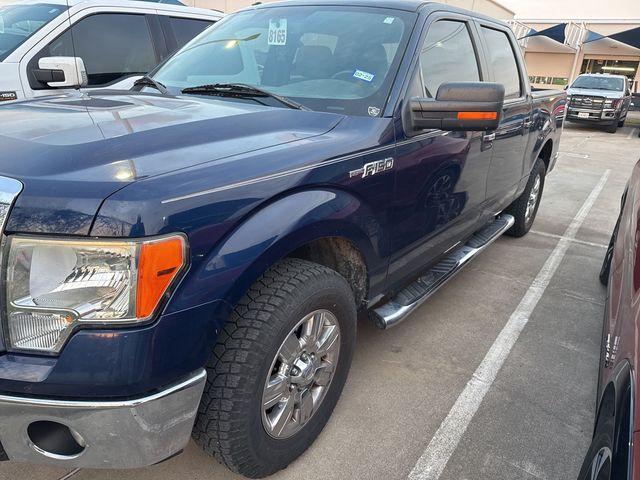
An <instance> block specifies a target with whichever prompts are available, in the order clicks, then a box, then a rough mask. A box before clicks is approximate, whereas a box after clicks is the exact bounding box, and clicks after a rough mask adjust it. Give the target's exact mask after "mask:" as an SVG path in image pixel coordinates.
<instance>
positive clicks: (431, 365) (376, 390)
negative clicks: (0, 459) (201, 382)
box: [0, 119, 640, 480]
mask: <svg viewBox="0 0 640 480" xmlns="http://www.w3.org/2000/svg"><path fill="white" fill-rule="evenodd" d="M632 120H633V119H632ZM638 127H640V122H638V123H637V124H636V126H634V125H631V126H627V127H625V128H622V129H620V130H619V131H618V133H617V134H615V135H611V134H608V133H604V132H602V131H599V130H594V129H591V128H588V127H582V126H574V125H571V124H569V125H568V126H567V127H566V128H565V131H564V134H563V137H562V144H561V147H560V151H561V152H562V153H561V156H560V158H559V160H558V164H557V167H556V169H555V170H554V171H553V172H552V174H551V175H550V176H549V177H548V178H547V183H546V186H545V194H544V196H543V200H542V204H541V207H540V211H539V213H538V218H537V220H536V223H535V224H534V227H533V230H532V232H531V233H530V234H529V235H527V236H526V237H524V238H522V239H512V238H507V237H505V238H501V239H499V240H498V241H497V242H496V243H495V244H494V245H493V246H491V247H489V248H488V249H487V250H486V251H485V252H484V253H483V254H482V255H480V257H479V258H478V259H477V260H474V261H473V262H472V263H471V264H470V265H469V266H468V267H467V268H466V269H465V270H464V271H463V272H462V273H460V274H459V275H458V276H457V277H456V278H455V279H453V280H452V281H451V282H449V283H448V284H447V285H445V286H444V287H443V288H442V289H441V290H440V291H439V292H438V293H436V294H435V295H434V297H432V298H431V299H430V300H429V301H428V302H427V303H426V304H425V305H423V306H422V307H421V308H420V309H419V310H418V311H417V312H416V313H415V314H414V315H413V316H412V318H411V319H409V320H407V321H406V322H404V323H402V324H401V325H399V326H398V327H397V328H394V329H392V330H389V331H380V330H377V329H376V328H375V327H374V326H373V325H372V324H371V323H369V322H367V321H365V320H364V319H363V321H362V322H361V323H360V329H359V339H358V347H357V351H356V356H355V359H354V364H353V366H352V369H351V374H350V377H349V380H348V382H347V385H346V387H345V391H344V393H343V395H342V399H341V401H340V403H339V404H338V407H337V408H336V411H335V413H334V415H333V417H332V418H331V420H330V421H329V424H328V426H327V427H326V429H325V430H324V432H323V433H322V435H321V436H320V438H319V439H318V441H316V443H315V444H314V445H313V446H312V448H311V449H310V450H309V451H308V452H307V453H306V454H304V455H303V456H302V457H301V458H300V459H299V460H297V461H296V462H295V463H294V464H292V465H291V466H290V467H289V468H287V469H286V470H285V471H283V472H281V473H280V474H278V475H275V476H274V477H273V478H276V479H298V478H306V477H317V478H323V479H344V478H353V479H402V478H406V477H407V476H408V475H409V474H410V473H411V472H412V470H413V471H414V475H415V478H425V479H427V478H435V477H432V476H429V475H431V474H430V473H429V469H428V467H429V465H426V467H425V465H421V464H418V465H416V462H417V461H418V459H419V458H420V457H421V456H423V454H424V453H425V450H426V449H427V448H429V452H433V451H436V452H448V451H449V450H450V449H449V450H448V449H447V448H444V447H442V448H440V446H439V445H435V446H434V445H433V444H431V445H429V444H430V441H431V439H432V438H433V437H434V435H435V434H436V432H437V431H438V429H439V428H440V426H441V424H442V422H443V420H444V419H445V418H446V417H447V415H448V413H449V412H450V410H451V408H452V406H453V405H454V404H455V403H456V400H457V399H458V397H459V395H460V394H461V392H463V390H464V389H465V386H466V385H467V382H469V381H470V380H471V379H472V378H473V375H474V372H475V371H476V369H477V367H478V365H479V364H480V363H481V362H482V361H483V358H484V357H485V355H486V353H487V352H488V351H489V350H490V348H491V347H492V345H493V344H494V341H495V340H496V338H497V337H498V335H499V334H500V332H501V330H502V329H503V328H504V327H505V325H506V324H507V322H508V321H509V319H510V317H511V316H512V314H513V313H514V311H516V310H517V309H518V308H519V304H520V302H521V300H522V299H523V297H524V296H525V295H526V294H527V292H529V291H530V290H531V286H532V283H533V281H534V279H536V277H537V276H538V273H539V272H540V270H541V268H542V267H543V265H545V262H547V260H548V259H549V258H550V255H552V254H553V252H554V251H557V250H556V247H557V245H558V242H560V241H561V240H560V239H561V237H562V236H563V235H565V232H567V228H568V227H569V226H570V225H574V226H576V225H578V224H577V223H576V218H578V217H577V215H578V213H579V212H582V213H587V215H586V217H585V218H584V222H583V223H582V224H581V226H580V228H579V229H578V230H577V232H576V235H575V239H570V240H563V241H564V242H568V243H569V245H568V249H567V250H566V254H565V255H564V256H563V257H561V258H560V260H561V262H560V264H559V267H558V269H557V270H556V271H555V273H554V275H553V276H552V277H550V279H549V283H548V286H547V287H546V289H545V290H544V291H542V296H541V298H540V300H539V301H538V303H537V304H536V305H535V308H534V309H533V312H532V314H531V315H530V316H528V319H529V320H528V323H527V324H526V325H525V326H524V329H523V330H522V332H521V334H520V336H519V338H518V340H517V342H516V343H515V345H514V347H513V349H512V350H511V351H510V353H509V355H508V356H507V357H506V361H505V362H504V365H502V368H501V370H500V371H499V372H498V374H497V376H496V378H495V381H493V383H491V385H490V386H488V390H487V393H486V395H485V396H484V398H483V401H482V403H481V404H480V406H479V408H478V410H477V412H475V415H473V416H472V418H471V419H470V422H469V423H468V425H467V424H466V423H464V425H463V427H466V431H464V434H463V435H462V437H461V439H460V442H459V443H458V444H457V448H455V449H453V453H452V455H451V456H450V458H449V454H448V453H443V455H446V457H445V458H444V459H443V458H442V457H440V458H439V461H441V462H442V461H444V460H447V459H448V462H447V463H446V467H445V468H444V471H443V472H442V475H441V476H440V478H441V479H447V480H454V479H470V480H471V479H505V480H507V479H508V480H514V479H536V478H539V479H560V478H562V479H571V478H575V477H576V475H577V471H578V469H579V466H580V462H581V460H582V457H583V455H584V453H585V452H586V449H587V447H588V445H589V441H590V435H591V428H592V421H593V406H594V402H595V389H596V377H597V363H598V356H599V344H600V335H601V325H602V314H603V306H604V299H605V293H606V292H605V289H604V288H603V287H602V286H601V285H600V284H599V282H598V278H597V274H598V271H599V268H600V264H601V259H602V256H603V254H604V251H605V247H606V244H607V243H608V241H609V236H610V233H611V230H612V228H613V225H614V223H615V220H616V216H617V213H618V208H619V199H620V195H621V194H622V191H623V188H624V185H625V183H626V180H627V178H628V176H629V174H630V172H631V169H632V167H633V165H634V163H635V162H636V160H637V159H638V158H640V138H638ZM602 182H604V187H603V188H602V190H601V191H599V190H598V189H597V187H598V185H601V184H602ZM596 195H597V197H596ZM588 198H592V199H594V200H595V202H594V203H593V207H592V208H591V209H590V210H588V209H587V210H585V208H583V206H584V205H585V201H587V199H588ZM481 381H482V379H481ZM463 430H464V428H463ZM445 447H446V445H445ZM434 449H435V450H434ZM414 467H415V470H414ZM60 478H65V479H66V478H73V479H74V480H76V479H78V480H80V479H81V480H107V479H109V480H111V479H113V480H115V479H118V480H125V479H127V480H133V479H135V480H147V479H149V480H151V479H178V478H184V479H190V480H191V479H193V480H196V479H232V478H237V477H235V476H234V475H233V474H231V473H229V472H228V471H227V470H226V469H225V468H224V467H222V466H220V465H218V464H217V463H216V462H215V461H213V460H211V459H209V458H208V457H206V456H205V454H203V453H201V452H200V451H199V449H198V448H197V447H196V446H195V445H194V444H193V443H192V444H190V445H189V447H188V449H187V450H186V452H185V453H184V454H183V455H180V456H178V457H176V458H174V459H172V460H169V461H167V462H165V463H163V464H161V465H156V466H153V467H149V468H146V469H143V470H135V471H99V470H80V471H73V472H68V471H67V470H62V469H53V468H50V467H39V466H32V465H21V464H16V463H3V464H0V479H2V480H5V479H6V480H22V479H24V480H27V479H29V480H40V479H43V480H44V479H46V480H56V479H60Z"/></svg>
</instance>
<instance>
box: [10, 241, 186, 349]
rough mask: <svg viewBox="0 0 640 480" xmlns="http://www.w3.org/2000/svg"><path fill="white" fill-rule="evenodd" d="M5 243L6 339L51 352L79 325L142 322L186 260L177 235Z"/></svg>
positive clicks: (183, 244)
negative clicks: (153, 237) (138, 238)
mask: <svg viewBox="0 0 640 480" xmlns="http://www.w3.org/2000/svg"><path fill="white" fill-rule="evenodd" d="M7 248H8V255H7V259H6V263H5V265H6V273H5V280H4V281H5V291H6V303H5V304H6V315H5V317H6V323H7V325H8V327H9V328H8V333H9V343H10V345H11V347H12V348H14V349H19V350H38V351H44V352H53V353H55V352H59V351H60V349H61V348H62V346H63V345H64V343H65V341H66V339H67V338H68V337H69V335H71V333H72V332H73V330H74V329H76V328H77V327H80V326H82V325H102V326H107V327H109V326H115V325H119V324H137V323H140V322H144V321H146V320H148V319H149V318H150V317H151V316H152V315H153V313H154V312H155V311H156V309H157V307H158V305H159V304H160V301H161V300H162V298H163V296H164V295H165V293H166V292H167V291H168V289H169V288H170V286H171V285H172V283H173V282H174V281H175V280H176V278H177V277H178V275H179V274H180V272H181V271H182V270H183V268H184V266H185V263H186V242H185V240H184V238H183V237H182V236H171V237H165V238H161V239H157V240H151V241H126V242H122V241H97V240H68V241H67V240H48V239H39V238H26V237H11V238H9V240H8V247H7Z"/></svg>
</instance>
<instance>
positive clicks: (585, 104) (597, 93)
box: [567, 73, 633, 133]
mask: <svg viewBox="0 0 640 480" xmlns="http://www.w3.org/2000/svg"><path fill="white" fill-rule="evenodd" d="M567 95H568V101H569V105H568V108H567V121H569V122H575V123H583V124H587V125H596V126H601V127H605V129H606V131H607V132H609V133H615V132H616V131H617V130H618V128H620V127H622V126H623V125H624V122H625V121H626V119H627V113H628V112H629V107H630V105H631V101H632V99H633V97H632V95H631V89H630V87H629V79H628V78H627V77H626V76H624V75H609V74H600V73H598V74H582V75H580V76H578V78H576V80H575V81H574V82H573V83H572V84H571V85H570V86H569V88H568V89H567Z"/></svg>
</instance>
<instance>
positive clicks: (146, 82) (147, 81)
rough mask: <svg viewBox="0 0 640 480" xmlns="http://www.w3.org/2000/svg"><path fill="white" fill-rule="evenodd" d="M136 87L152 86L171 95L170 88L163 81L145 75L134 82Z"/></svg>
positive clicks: (162, 92) (164, 93)
mask: <svg viewBox="0 0 640 480" xmlns="http://www.w3.org/2000/svg"><path fill="white" fill-rule="evenodd" d="M133 86H134V87H152V88H155V89H156V90H158V91H159V92H160V93H161V94H163V95H170V93H169V90H167V87H165V86H164V85H163V84H162V83H160V82H159V81H157V80H154V79H153V78H151V77H149V76H147V75H145V76H144V77H142V78H139V79H138V80H136V81H135V82H133Z"/></svg>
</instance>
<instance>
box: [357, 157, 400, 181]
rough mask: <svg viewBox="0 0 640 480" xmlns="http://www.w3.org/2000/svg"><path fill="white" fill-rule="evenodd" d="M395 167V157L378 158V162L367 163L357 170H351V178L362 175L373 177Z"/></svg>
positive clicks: (363, 176)
mask: <svg viewBox="0 0 640 480" xmlns="http://www.w3.org/2000/svg"><path fill="white" fill-rule="evenodd" d="M392 168H393V158H392V157H389V158H385V159H384V160H378V161H376V162H369V163H365V164H364V166H363V167H362V168H359V169H357V170H351V171H350V172H349V178H353V177H358V176H361V177H362V178H367V177H371V176H373V175H376V174H377V173H382V172H386V171H387V170H391V169H392Z"/></svg>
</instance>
